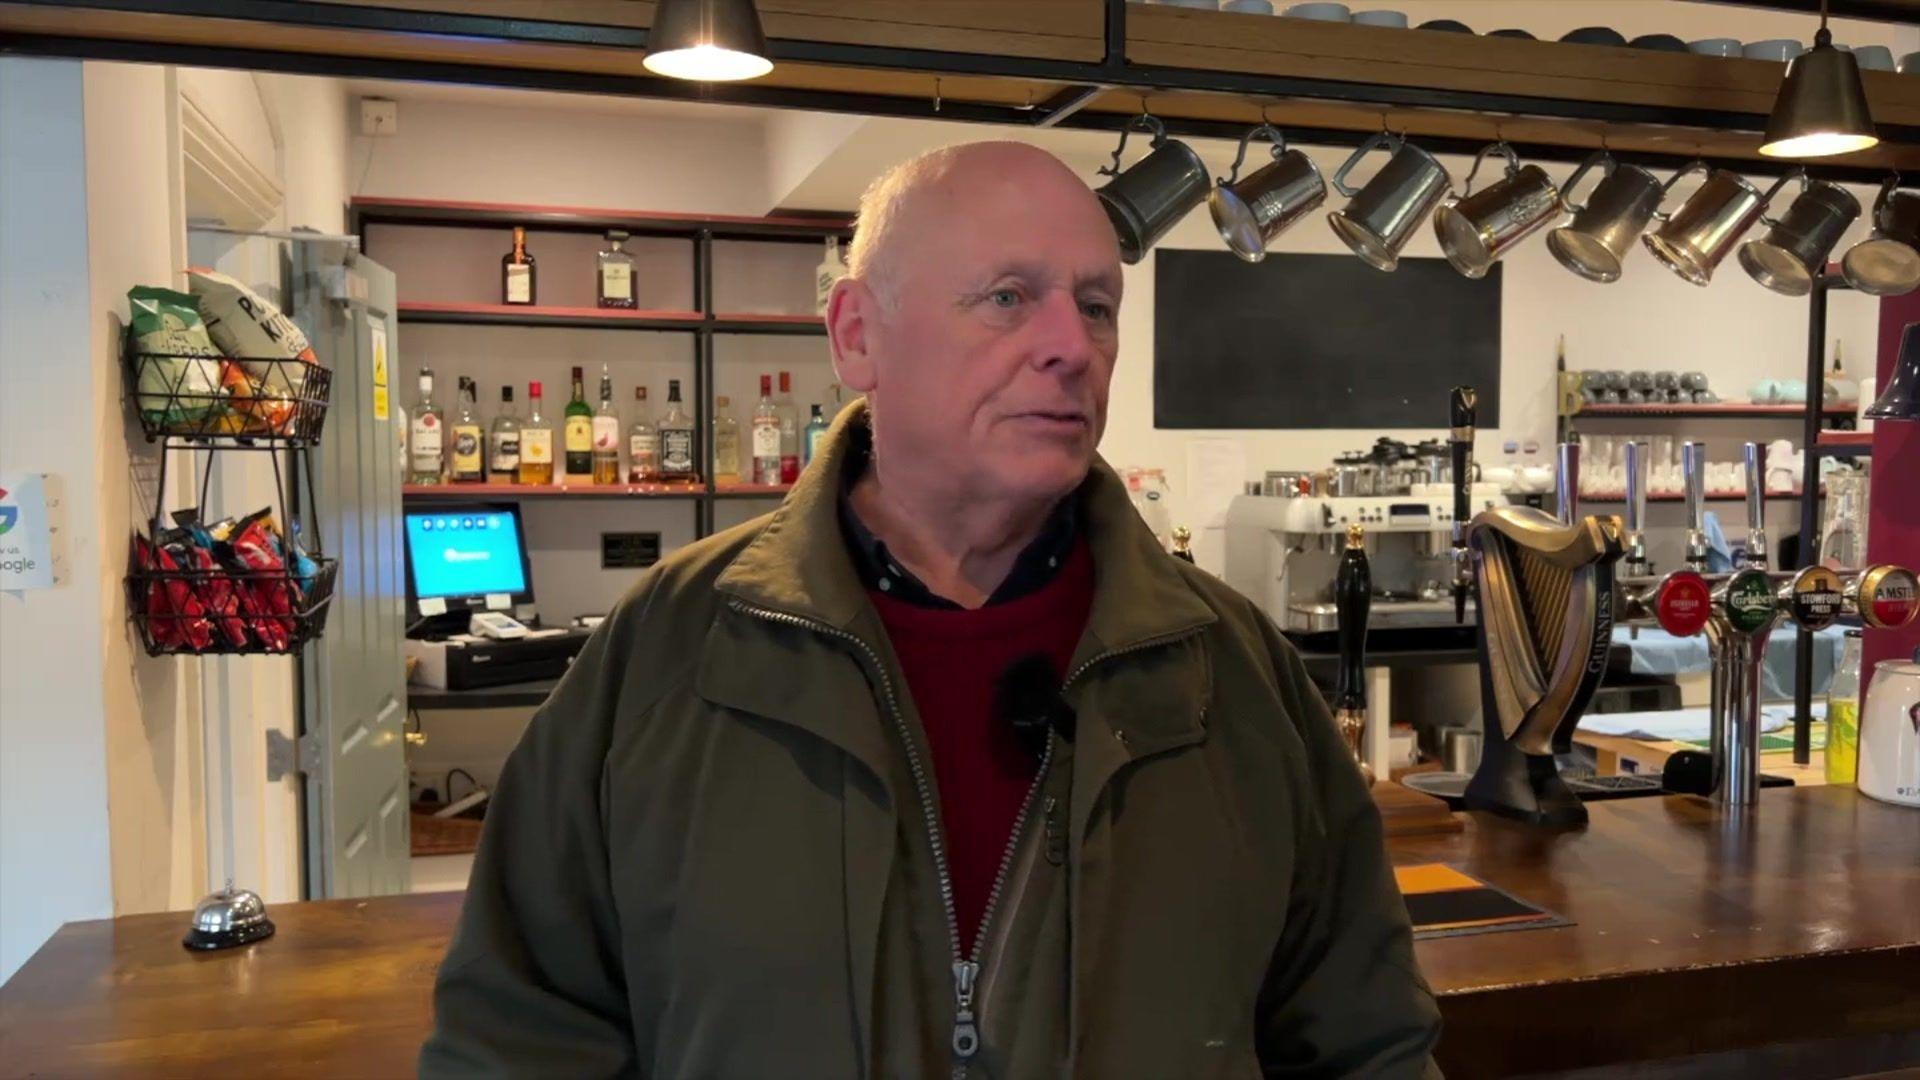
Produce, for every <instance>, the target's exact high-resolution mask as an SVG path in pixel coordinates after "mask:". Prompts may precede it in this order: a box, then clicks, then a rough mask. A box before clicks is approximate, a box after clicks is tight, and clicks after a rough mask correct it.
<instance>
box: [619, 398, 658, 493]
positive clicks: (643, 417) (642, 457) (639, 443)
mask: <svg viewBox="0 0 1920 1080" xmlns="http://www.w3.org/2000/svg"><path fill="white" fill-rule="evenodd" d="M659 479H660V436H659V433H657V432H655V431H654V430H653V421H652V420H651V419H649V418H648V416H647V388H646V387H644V386H636V387H634V388H633V423H632V424H631V425H629V426H628V428H627V483H629V484H651V483H654V482H655V481H657V480H659Z"/></svg>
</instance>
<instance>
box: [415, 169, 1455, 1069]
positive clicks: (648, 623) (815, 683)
mask: <svg viewBox="0 0 1920 1080" xmlns="http://www.w3.org/2000/svg"><path fill="white" fill-rule="evenodd" d="M851 256H852V257H851V267H850V268H851V270H852V273H851V274H850V276H848V277H847V278H846V279H845V280H843V281H842V282H840V284H839V285H838V286H836V287H835V289H834V293H833V297H832V301H831V304H830V307H829V309H828V315H827V325H828V331H829V336H830V340H831V343H832V351H833V362H834V367H835V370H836V371H837V372H838V373H839V376H840V381H841V382H842V383H844V384H846V385H847V386H850V387H852V388H854V389H855V390H857V391H859V392H860V393H861V394H862V395H864V396H863V399H862V400H861V401H859V402H856V403H855V404H853V405H851V406H849V407H848V408H847V409H846V410H845V411H844V412H843V413H842V414H841V415H840V416H839V418H838V419H837V420H836V421H835V423H834V425H833V429H832V431H831V432H830V433H829V434H828V436H827V441H826V443H825V444H824V446H823V448H822V450H821V452H820V453H819V455H818V456H817V457H816V458H815V459H814V461H813V463H812V464H811V465H809V466H808V468H807V470H806V471H805V472H804V473H803V474H802V475H801V477H800V481H799V482H798V483H797V484H795V485H794V488H793V491H792V492H791V494H789V495H788V496H787V498H786V500H785V501H784V502H783V503H782V504H781V506H780V508H779V509H778V510H776V511H774V512H773V513H772V514H769V515H767V516H766V517H763V518H760V519H758V520H755V521H752V522H749V523H747V524H746V525H743V526H741V527H739V528H736V529H732V530H729V531H727V532H724V533H721V534H720V535H718V536H714V537H711V538H709V539H706V540H703V541H700V542H698V543H695V544H692V545H689V546H688V547H685V548H682V549H681V550H679V551H677V552H675V553H674V554H673V555H672V556H671V557H669V558H667V559H665V560H664V561H662V562H661V563H660V564H659V565H657V566H655V567H654V568H653V569H651V570H650V571H648V572H647V574H646V575H645V576H644V577H643V578H642V579H641V580H640V582H639V584H638V585H637V586H636V587H635V588H634V589H633V591H632V592H631V593H630V594H629V595H628V596H627V597H626V598H625V599H623V600H622V601H621V602H620V603H619V605H618V606H617V607H616V608H615V610H614V613H613V615H612V617H611V618H609V619H608V620H607V622H606V624H605V625H604V626H602V627H601V628H600V629H599V630H598V631H597V632H596V633H595V634H594V636H593V639H592V641H591V642H590V643H589V644H588V646H587V648H586V650H585V651H584V652H583V653H582V654H581V656H580V659H579V660H578V662H576V663H575V664H574V666H573V669H572V671H570V672H569V673H568V675H567V677H566V678H565V679H564V680H562V682H561V684H560V686H559V688H558V689H557V690H555V691H554V694H553V697H552V699H551V700H549V701H548V702H547V704H546V705H545V706H544V707H543V708H542V709H541V710H540V711H539V713H538V714H537V715H536V716H535V717H534V720H533V723H532V725H531V726H530V727H529V728H528V730H527V733H526V735H525V736H524V737H523V738H522V739H521V742H520V745H519V746H518V748H516V749H515V751H514V753H513V756H512V758H511V759H510V760H509V761H508V763H507V766H506V769H505V772H504V773H503V774H502V776H501V779H500V783H499V785H498V788H497V790H496V792H495V796H494V799H493V803H492V809H491V811H490V812H489V814H488V817H487V827H486V831H485V834H484V836H483V838H482V841H481V844H480V852H479V856H478V859H477V861H476V863H475V866H474V872H473V881H472V884H471V887H470V889H469V891H468V894H467V901H466V907H465V910H464V912H463V913H462V916H461V922H460V927H459V931H458V933H457V934H456V935H455V937H454V941H453V945H452V947H451V949H450V950H449V952H448V954H447V958H446V962H445V964H444V965H443V966H442V968H441V970H440V975H439V982H438V985H437V987H436V990H435V1007H436V1026H435V1029H434V1032H433V1034H432V1036H431V1038H429V1040H428V1041H427V1044H426V1047H425V1049H424V1051H423V1052H422V1055H421V1072H422V1074H423V1075H426V1076H448V1077H453V1076H476V1075H485V1076H542V1077H571V1076H595V1077H597V1076H659V1077H835V1078H837V1077H928V1076H940V1075H949V1076H955V1077H973V1076H979V1077H987V1076H992V1077H1029V1076H1032V1077H1040V1076H1048V1077H1054V1076H1076V1077H1079V1076H1084V1077H1096V1078H1103V1080H1104V1078H1110V1077H1142V1078H1176V1077H1200V1076H1223V1077H1224V1076H1236V1077H1238V1076H1253V1075H1268V1076H1362V1075H1364V1076H1414V1075H1420V1074H1423V1073H1427V1072H1430V1071H1431V1069H1432V1066H1431V1063H1430V1057H1429V1054H1430V1051H1431V1048H1432V1046H1433V1043H1434V1039H1435V1037H1436V1035H1437V1031H1438V1026H1439V1021H1438V1015H1437V1012H1436V1010H1435V1007H1434V1002H1433V999H1432V996H1431V994H1430V993H1429V992H1428V990H1427V987H1426V985H1425V984H1424V983H1423V982H1422V980H1421V978H1420V976H1419V973H1418V971H1417V969H1416V968H1415V965H1414V959H1413V949H1412V942H1411V934H1410V932H1409V929H1408V925H1407V917H1406V911H1405V908H1404V906H1403V905H1402V903H1401V901H1400V898H1399V895H1398V893H1397V892H1396V891H1395V889H1394V885H1393V879H1392V876H1391V874H1390V872H1389V870H1388V866H1387V862H1386V858H1385V855H1384V851H1383V848H1382V842H1381V830H1380V820H1379V815H1378V814H1377V813H1376V812H1375V810H1374V807H1373V804H1372V801H1371V800H1370V799H1369V798H1368V796H1367V793H1366V789H1365V788H1364V786H1363V785H1362V783H1361V780H1360V777H1359V775H1358V773H1357V771H1356V770H1355V768H1354V766H1353V764H1352V762H1351V761H1350V760H1349V758H1348V756H1347V754H1346V752H1345V751H1344V750H1343V749H1342V746H1341V742H1340V739H1339V736H1338V734H1337V733H1336V731H1335V728H1334V725H1333V722H1332V719H1331V718H1330V716H1329V715H1328V712H1327V708H1326V706H1325V704H1324V703H1323V702H1322V701H1321V699H1320V697H1319V696H1318V694H1317V693H1316V692H1315V691H1314V689H1313V687H1312V686H1311V684H1310V683H1309V682H1308V679H1307V676H1306V674H1305V671H1304V669H1303V668H1302V666H1301V663H1300V660H1299V658H1298V657H1297V656H1296V655H1295V654H1294V652H1293V650H1292V649H1291V648H1290V647H1288V646H1287V645H1286V643H1285V642H1284V640H1283V639H1282V638H1281V637H1280V635H1279V634H1278V633H1277V632H1276V631H1275V629H1274V628H1273V626H1272V625H1271V623H1269V622H1268V621H1267V619H1266V618H1264V617H1263V616H1262V615H1261V614H1260V612H1259V611H1258V610H1256V609H1255V608H1254V607H1253V606H1252V605H1251V604H1250V603H1248V601H1247V600H1245V599H1244V598H1242V597H1241V596H1239V595H1238V594H1236V593H1234V592H1232V591H1230V590H1228V589H1227V588H1225V587H1224V586H1222V585H1221V584H1220V582H1219V581H1217V580H1216V579H1214V578H1212V577H1210V576H1208V575H1207V574H1205V573H1202V572H1199V571H1197V570H1195V569H1194V568H1193V567H1192V566H1190V565H1188V564H1187V563H1184V562H1182V561H1180V560H1177V559H1174V558H1172V557H1170V556H1168V555H1166V554H1165V553H1164V552H1163V551H1161V549H1160V548H1159V546H1158V544H1157V543H1156V542H1155V540H1154V537H1153V535H1152V533H1151V532H1150V531H1149V530H1148V529H1147V528H1146V526H1145V525H1144V524H1143V523H1142V522H1141V521H1140V519H1139V516H1138V515H1137V514H1135V512H1134V510H1133V508H1132V506H1131V504H1130V503H1129V501H1128V498H1127V494H1126V491H1125V490H1124V488H1123V486H1122V484H1121V483H1120V481H1119V480H1118V479H1116V478H1115V476H1114V474H1113V472H1112V471H1111V470H1110V469H1109V468H1107V466H1106V465H1105V464H1104V463H1103V462H1101V461H1100V460H1099V458H1098V457H1097V455H1096V453H1095V447H1096V446H1097V444H1098V443H1099V440H1100V434H1101V431H1102V429H1103V428H1104V426H1105V423H1106V415H1107V389H1108V384H1109V381H1110V380H1111V378H1112V374H1113V365H1114V359H1115V356H1116V354H1117V353H1118V350H1119V336H1118V330H1117V326H1118V322H1117V315H1118V312H1119V307H1120V296H1121V286H1122V278H1121V272H1120V261H1119V257H1118V253H1117V250H1116V245H1115V241H1114V235H1113V231H1112V228H1111V227H1110V226H1109V224H1108V223H1107V220H1106V218H1105V216H1104V215H1103V213H1102V212H1101V210H1100V207H1099V205H1098V203H1097V202H1096V200H1095V199H1094V198H1093V196H1092V194H1091V193H1090V192H1089V191H1088V189H1087V186H1086V185H1085V184H1084V183H1082V182H1081V180H1080V179H1079V178H1078V177H1076V176H1075V175H1074V174H1073V173H1072V172H1071V171H1069V170H1068V169H1067V168H1066V167H1065V166H1063V165H1062V164H1061V163H1060V162H1059V161H1057V160H1055V159H1054V158H1052V157H1050V156H1049V155H1047V154H1045V153H1043V152H1041V151H1039V150H1036V149H1034V148H1032V147H1029V146H1025V145H1022V144H1017V143H977V144H972V145H967V146H960V147H954V148H950V149H946V150H941V151H936V152H934V153H932V154H928V155H926V156H924V157H921V158H918V159H915V160H913V161H910V162H907V163H906V164H904V165H901V166H899V167H897V168H895V169H894V170H893V171H891V172H889V173H888V174H887V175H886V176H883V177H882V178H880V180H879V181H877V182H876V183H875V184H874V185H873V187H872V188H871V189H870V190H869V191H868V193H867V194H866V196H865V197H864V198H863V199H862V201H861V205H860V216H859V225H858V229H857V231H856V233H855V237H854V242H853V249H852V253H851Z"/></svg>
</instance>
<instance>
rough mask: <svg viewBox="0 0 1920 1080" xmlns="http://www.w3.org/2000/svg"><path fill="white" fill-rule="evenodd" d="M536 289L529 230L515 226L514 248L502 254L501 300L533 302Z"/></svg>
mask: <svg viewBox="0 0 1920 1080" xmlns="http://www.w3.org/2000/svg"><path fill="white" fill-rule="evenodd" d="M537 295H538V294H537V293H536V292H535V291H534V278H533V254H532V253H531V252H529V251H528V250H527V230H525V229H523V228H521V227H519V226H517V225H516V226H514V229H513V250H512V251H509V252H507V253H506V254H505V255H502V256H500V302H501V303H503V304H532V303H535V300H534V297H535V296H537Z"/></svg>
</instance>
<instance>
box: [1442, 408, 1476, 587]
mask: <svg viewBox="0 0 1920 1080" xmlns="http://www.w3.org/2000/svg"><path fill="white" fill-rule="evenodd" d="M1478 404H1479V394H1477V393H1476V392H1475V391H1474V389H1473V387H1471V386H1456V387H1454V388H1453V394H1452V400H1451V401H1450V402H1449V406H1450V408H1449V412H1450V413H1451V417H1450V419H1451V420H1452V422H1453V430H1452V432H1450V433H1449V439H1448V443H1449V445H1450V447H1451V449H1452V450H1453V560H1454V570H1453V621H1454V622H1456V623H1464V622H1466V621H1467V573H1466V567H1467V560H1466V553H1467V519H1468V518H1470V517H1471V516H1472V515H1473V507H1472V493H1473V428H1474V422H1475V420H1476V414H1477V411H1478V410H1477V406H1478Z"/></svg>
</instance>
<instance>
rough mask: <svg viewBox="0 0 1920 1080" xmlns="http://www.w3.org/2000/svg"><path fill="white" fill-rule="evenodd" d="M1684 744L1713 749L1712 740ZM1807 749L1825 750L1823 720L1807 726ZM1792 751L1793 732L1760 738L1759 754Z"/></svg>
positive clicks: (1688, 741) (1825, 729) (1825, 728)
mask: <svg viewBox="0 0 1920 1080" xmlns="http://www.w3.org/2000/svg"><path fill="white" fill-rule="evenodd" d="M1685 742H1686V744H1687V745H1688V746H1698V747H1700V748H1701V749H1702V750H1711V749H1712V748H1713V740H1711V739H1687V740H1685ZM1807 748H1808V749H1810V750H1825V749H1826V748H1827V722H1826V721H1825V720H1815V721H1814V722H1813V723H1811V724H1809V725H1807ZM1792 749H1793V732H1792V731H1791V730H1788V731H1782V732H1774V733H1770V734H1763V735H1761V736H1760V752H1761V753H1763V754H1784V753H1786V752H1787V751H1789V750H1792Z"/></svg>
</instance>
